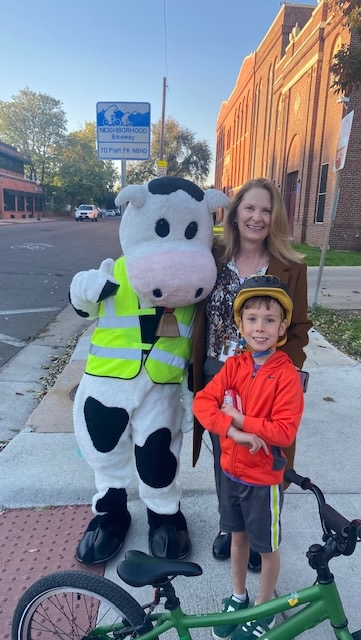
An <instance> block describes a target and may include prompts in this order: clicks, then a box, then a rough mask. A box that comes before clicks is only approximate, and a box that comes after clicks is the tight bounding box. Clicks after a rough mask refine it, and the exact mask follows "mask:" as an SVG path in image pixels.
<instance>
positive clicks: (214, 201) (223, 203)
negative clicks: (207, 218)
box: [204, 189, 230, 213]
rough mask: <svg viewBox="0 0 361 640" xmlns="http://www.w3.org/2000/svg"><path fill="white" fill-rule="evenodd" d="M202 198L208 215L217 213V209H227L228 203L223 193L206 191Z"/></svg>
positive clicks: (214, 190)
mask: <svg viewBox="0 0 361 640" xmlns="http://www.w3.org/2000/svg"><path fill="white" fill-rule="evenodd" d="M204 198H205V201H206V203H207V207H208V211H209V213H213V211H217V209H219V207H224V208H225V209H227V207H228V206H229V203H230V200H229V198H228V196H226V194H225V193H223V191H218V189H206V190H205V192H204Z"/></svg>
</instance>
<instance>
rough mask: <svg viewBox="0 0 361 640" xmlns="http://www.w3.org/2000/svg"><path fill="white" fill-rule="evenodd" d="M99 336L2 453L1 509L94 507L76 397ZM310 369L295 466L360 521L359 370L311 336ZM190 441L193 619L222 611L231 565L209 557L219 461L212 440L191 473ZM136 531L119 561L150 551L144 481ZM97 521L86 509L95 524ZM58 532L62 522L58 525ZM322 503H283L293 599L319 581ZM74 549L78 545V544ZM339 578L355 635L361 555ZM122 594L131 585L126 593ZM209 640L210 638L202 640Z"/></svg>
mask: <svg viewBox="0 0 361 640" xmlns="http://www.w3.org/2000/svg"><path fill="white" fill-rule="evenodd" d="M91 330H92V328H89V329H88V331H86V333H85V334H84V335H83V337H81V338H80V340H79V343H78V346H77V348H76V349H75V351H74V353H73V356H72V359H71V362H70V363H69V365H68V366H67V367H66V368H65V369H64V371H63V373H62V374H61V375H60V377H59V378H58V380H57V382H56V384H55V386H54V387H53V388H52V389H51V390H50V391H49V392H48V394H47V395H46V396H45V398H44V399H43V401H42V402H41V403H40V404H39V405H38V406H37V407H36V408H35V410H34V411H33V412H32V414H31V415H30V417H29V418H28V420H27V422H26V425H25V428H24V429H23V431H22V432H21V433H20V434H19V435H17V436H16V437H15V438H14V439H13V440H12V441H11V442H10V443H9V444H8V445H7V446H6V448H5V449H4V450H3V451H2V452H1V453H0V474H1V478H2V482H1V493H0V506H1V508H2V509H18V508H27V509H29V508H32V507H39V506H42V505H53V506H56V505H58V506H62V505H89V503H90V501H91V498H92V495H93V492H94V482H93V474H92V472H91V470H90V469H89V467H88V465H87V464H86V462H85V460H84V459H83V458H82V457H81V454H80V452H79V450H78V447H77V444H76V442H75V438H74V435H73V431H72V415H71V412H72V399H71V396H72V395H73V393H74V389H75V388H76V385H77V384H78V382H79V378H80V376H81V374H82V371H83V369H84V360H85V358H86V354H87V350H88V346H89V341H90V334H91ZM305 369H306V370H308V371H309V372H310V382H309V387H308V391H307V394H306V396H305V402H306V409H305V414H304V418H303V421H302V425H301V428H300V431H299V435H298V445H297V455H296V464H295V468H296V470H297V472H298V473H299V474H301V475H306V476H308V477H310V478H311V479H312V480H313V481H314V482H315V483H316V484H318V485H319V486H320V488H321V489H322V490H323V491H324V493H325V494H326V497H327V499H328V502H329V503H330V504H331V505H332V506H333V507H334V508H335V509H337V510H339V511H340V512H341V513H342V514H343V515H344V516H345V517H347V518H349V519H353V518H356V517H361V476H360V473H359V470H360V461H359V456H360V450H361V447H360V445H361V435H360V428H359V422H360V419H359V407H360V395H361V392H360V389H361V364H359V363H357V362H355V361H353V360H352V359H351V358H348V357H347V356H344V355H343V354H341V353H340V352H339V351H337V349H335V348H334V347H332V346H331V345H330V344H329V343H327V342H326V341H325V340H324V339H323V338H322V336H320V334H318V333H317V332H316V331H314V330H311V332H310V344H309V346H308V348H307V361H306V365H305ZM191 448H192V434H191V433H188V434H186V436H185V438H184V445H183V449H182V457H181V471H180V482H181V485H182V487H183V500H182V510H183V511H184V513H185V515H186V517H187V521H188V525H189V531H190V535H191V538H192V542H193V551H192V555H191V557H190V559H191V560H194V561H196V562H198V563H199V564H200V565H201V566H202V568H203V572H204V573H203V575H202V576H201V577H199V578H197V579H192V580H190V579H186V578H178V579H177V582H176V586H177V585H178V589H177V590H178V594H179V595H180V596H181V598H182V603H183V605H184V608H185V610H186V611H187V612H189V613H191V612H201V611H202V612H205V611H206V610H207V609H208V610H218V609H219V608H220V606H221V600H222V598H223V597H225V596H228V595H229V594H230V593H231V575H230V563H229V561H225V562H219V561H216V560H214V559H213V557H212V552H211V548H212V542H213V538H214V536H215V534H216V533H217V531H218V514H217V503H216V498H215V490H214V482H213V471H212V453H211V449H210V445H209V440H208V435H205V438H204V445H203V447H202V452H201V457H200V460H199V462H198V464H197V466H196V467H195V468H194V469H193V468H192V466H191ZM129 510H130V512H131V515H132V525H131V529H130V531H129V534H128V537H127V540H126V543H125V545H124V548H123V550H122V552H121V554H120V557H122V556H123V553H124V552H126V551H127V550H128V549H132V548H134V549H141V550H144V551H147V532H148V527H147V520H146V509H145V506H144V505H143V504H142V503H141V502H140V500H139V497H138V491H137V483H136V482H135V481H134V482H133V484H132V486H131V487H130V490H129ZM90 517H91V514H90V511H89V519H90ZM59 526H60V527H61V522H59ZM321 537H322V532H321V528H320V525H319V520H318V510H317V504H316V500H315V498H314V497H313V496H312V495H308V494H305V493H303V492H302V491H301V490H300V489H298V488H297V487H294V486H291V487H290V488H289V489H288V491H287V493H286V496H285V506H284V512H283V542H282V546H281V557H282V568H281V576H280V579H279V583H278V588H277V592H278V593H279V594H281V593H287V592H294V591H297V589H299V588H301V587H304V586H307V585H310V584H312V583H313V581H314V572H313V571H312V570H311V569H310V567H309V566H308V562H307V560H306V558H305V552H306V551H307V549H308V546H309V545H310V544H312V543H316V542H321ZM71 542H72V543H73V544H74V549H75V545H76V542H77V541H75V540H74V541H71ZM119 559H120V558H119V557H117V558H115V559H114V560H112V561H110V562H108V563H107V566H106V568H105V575H106V576H107V577H108V578H110V579H112V580H114V581H115V582H118V583H119V582H120V581H119V579H118V578H117V575H116V564H117V562H118V561H119ZM332 570H333V571H334V573H335V576H336V578H337V583H338V586H339V588H340V591H341V594H342V597H343V600H344V605H345V608H346V613H347V615H348V617H349V621H350V629H351V630H352V631H354V630H355V629H357V628H360V627H361V618H360V616H359V614H358V611H359V591H360V584H359V576H360V575H361V556H360V553H359V549H357V550H356V552H355V554H354V555H353V556H352V557H351V558H339V559H336V560H334V562H333V564H332ZM258 579H259V578H258V576H255V575H251V574H250V575H249V585H248V589H249V591H250V595H251V597H253V598H254V597H255V595H256V592H257V584H258ZM123 586H124V585H123ZM126 588H127V590H128V591H129V592H131V593H132V594H133V595H134V596H135V597H136V598H137V599H138V600H140V601H145V600H147V601H148V600H149V598H150V596H151V592H152V590H151V589H149V588H146V587H145V588H142V589H133V588H130V587H128V586H127V587H126ZM195 637H197V638H198V637H199V638H203V637H204V638H208V637H209V632H204V633H203V632H201V631H199V632H198V633H197V636H195ZM302 637H303V638H314V639H316V638H317V640H323V639H325V640H326V638H329V637H330V632H329V627H328V625H327V624H325V623H323V625H322V626H320V627H318V628H317V631H309V632H307V633H306V634H304V635H303V636H302Z"/></svg>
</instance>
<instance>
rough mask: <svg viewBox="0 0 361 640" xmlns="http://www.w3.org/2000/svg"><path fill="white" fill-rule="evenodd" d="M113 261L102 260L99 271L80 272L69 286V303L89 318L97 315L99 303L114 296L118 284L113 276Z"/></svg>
mask: <svg viewBox="0 0 361 640" xmlns="http://www.w3.org/2000/svg"><path fill="white" fill-rule="evenodd" d="M113 270H114V260H112V259H111V258H107V259H106V260H103V262H102V263H101V265H100V267H99V269H90V270H89V271H80V272H79V273H77V274H76V275H75V276H74V278H73V280H72V282H71V285H70V302H71V304H72V305H73V307H74V309H75V310H76V311H78V312H79V311H80V312H82V314H85V315H86V316H88V317H89V318H90V317H91V318H95V317H96V316H97V315H98V308H99V302H100V301H101V300H104V299H105V298H108V297H109V296H113V295H115V293H116V292H117V290H118V288H119V282H118V281H117V280H116V279H115V278H114V276H113Z"/></svg>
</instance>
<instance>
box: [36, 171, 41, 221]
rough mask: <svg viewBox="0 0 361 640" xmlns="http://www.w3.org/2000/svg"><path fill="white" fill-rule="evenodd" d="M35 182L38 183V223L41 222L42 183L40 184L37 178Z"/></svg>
mask: <svg viewBox="0 0 361 640" xmlns="http://www.w3.org/2000/svg"><path fill="white" fill-rule="evenodd" d="M35 182H36V184H37V186H38V221H39V220H40V193H39V192H40V185H41V182H40V180H39V178H37V179H36V180H35Z"/></svg>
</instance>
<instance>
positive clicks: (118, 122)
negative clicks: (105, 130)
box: [103, 114, 120, 127]
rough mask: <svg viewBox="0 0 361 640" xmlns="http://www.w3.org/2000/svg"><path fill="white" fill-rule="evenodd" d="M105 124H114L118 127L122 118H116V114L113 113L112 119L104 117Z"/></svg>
mask: <svg viewBox="0 0 361 640" xmlns="http://www.w3.org/2000/svg"><path fill="white" fill-rule="evenodd" d="M103 124H104V125H113V126H115V127H117V126H118V125H120V119H119V118H116V117H115V116H114V114H113V115H112V117H111V118H110V120H108V119H107V118H104V120H103Z"/></svg>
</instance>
